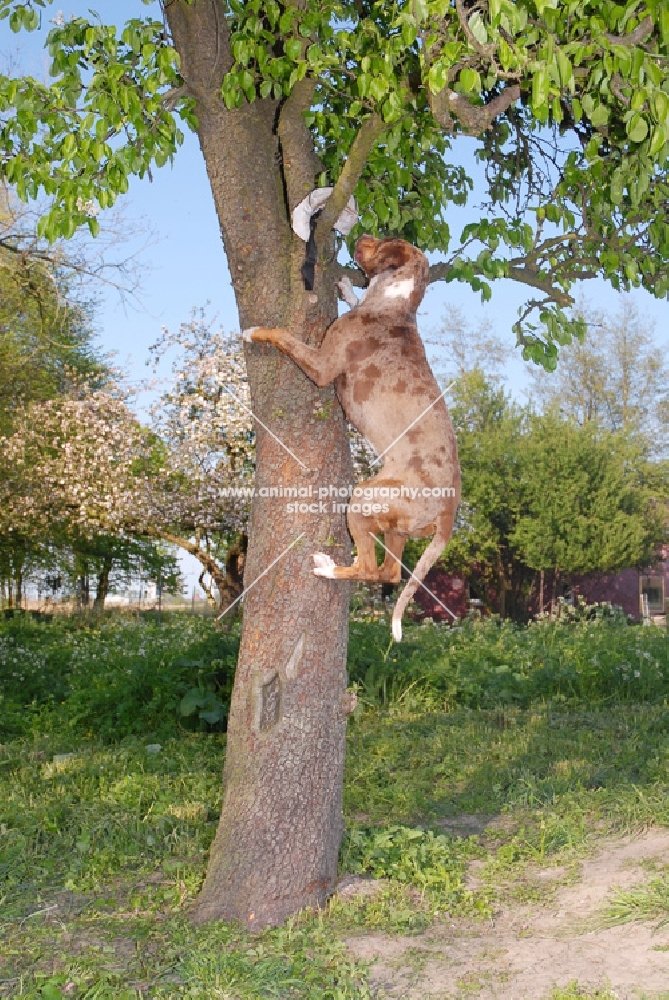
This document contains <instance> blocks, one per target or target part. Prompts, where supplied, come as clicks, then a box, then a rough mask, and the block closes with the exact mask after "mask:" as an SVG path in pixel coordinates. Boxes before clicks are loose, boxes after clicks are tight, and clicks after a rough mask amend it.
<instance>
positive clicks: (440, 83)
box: [427, 62, 448, 94]
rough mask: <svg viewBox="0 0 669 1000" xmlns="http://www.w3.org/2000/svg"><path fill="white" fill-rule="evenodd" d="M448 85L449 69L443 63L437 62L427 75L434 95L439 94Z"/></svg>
mask: <svg viewBox="0 0 669 1000" xmlns="http://www.w3.org/2000/svg"><path fill="white" fill-rule="evenodd" d="M447 83H448V67H446V66H444V64H443V63H442V62H436V63H434V64H433V65H432V66H430V72H429V73H428V74H427V85H428V87H429V88H430V90H431V91H432V93H433V94H438V93H439V92H440V91H442V90H443V89H444V87H445V86H446V84H447Z"/></svg>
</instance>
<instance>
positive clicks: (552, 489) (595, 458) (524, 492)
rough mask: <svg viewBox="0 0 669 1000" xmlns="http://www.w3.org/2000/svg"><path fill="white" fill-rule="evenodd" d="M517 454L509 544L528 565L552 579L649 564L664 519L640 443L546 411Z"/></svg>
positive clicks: (662, 538)
mask: <svg viewBox="0 0 669 1000" xmlns="http://www.w3.org/2000/svg"><path fill="white" fill-rule="evenodd" d="M522 450H523V467H522V471H521V483H520V490H519V491H518V499H519V503H518V504H517V508H516V510H515V525H514V529H513V531H512V532H511V535H510V541H511V543H512V544H513V545H514V546H515V548H516V551H517V552H518V555H519V557H520V558H521V559H522V561H523V562H524V563H525V564H526V565H527V566H529V567H531V568H532V569H534V570H537V571H542V570H543V571H546V570H553V572H554V578H555V580H556V581H557V580H558V579H559V578H560V577H562V578H563V579H564V578H565V577H566V578H567V579H568V578H569V577H570V576H573V575H577V574H585V573H592V572H604V573H606V572H613V571H615V570H618V569H622V568H624V567H627V566H647V565H650V563H651V562H652V561H653V559H654V558H655V556H656V554H657V550H658V547H659V545H660V544H661V543H662V542H663V541H665V539H666V527H667V520H666V510H665V509H664V507H663V504H662V502H661V496H660V497H658V494H657V492H656V489H653V479H654V478H655V476H654V474H653V473H654V470H653V469H652V467H649V464H648V462H647V459H646V455H645V449H644V447H643V442H642V441H641V440H639V439H636V440H635V439H634V438H632V437H631V435H628V434H624V433H623V432H622V431H610V430H607V429H606V428H603V427H601V426H600V425H599V424H597V423H596V422H594V421H588V422H586V423H585V424H582V425H579V424H577V423H576V421H575V420H574V419H573V418H561V417H560V416H559V414H558V412H557V411H556V410H553V411H550V410H549V411H548V412H547V413H545V414H543V415H542V416H533V417H532V418H531V419H530V422H529V427H528V433H527V434H526V435H525V439H524V440H523V442H522ZM665 495H666V494H665Z"/></svg>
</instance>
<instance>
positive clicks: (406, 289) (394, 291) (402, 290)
mask: <svg viewBox="0 0 669 1000" xmlns="http://www.w3.org/2000/svg"><path fill="white" fill-rule="evenodd" d="M413 289H414V280H413V278H403V279H402V280H401V281H393V282H391V284H389V285H388V287H387V288H385V289H384V290H383V297H384V299H408V298H409V296H410V295H411V293H412V292H413Z"/></svg>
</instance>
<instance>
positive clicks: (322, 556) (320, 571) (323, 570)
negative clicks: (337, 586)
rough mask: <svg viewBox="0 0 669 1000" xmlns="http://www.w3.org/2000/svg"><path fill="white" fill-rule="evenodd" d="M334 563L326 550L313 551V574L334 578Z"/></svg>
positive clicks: (329, 578)
mask: <svg viewBox="0 0 669 1000" xmlns="http://www.w3.org/2000/svg"><path fill="white" fill-rule="evenodd" d="M336 565H337V564H336V563H335V561H334V559H332V557H331V556H329V555H328V554H327V553H326V552H314V576H324V577H327V579H328V580H334V571H335V569H336Z"/></svg>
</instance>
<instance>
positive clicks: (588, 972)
mask: <svg viewBox="0 0 669 1000" xmlns="http://www.w3.org/2000/svg"><path fill="white" fill-rule="evenodd" d="M649 859H656V860H657V861H658V862H660V863H664V864H667V863H669V831H667V830H650V831H649V832H647V833H645V834H643V835H641V836H638V837H634V838H629V839H626V840H618V841H613V842H610V843H609V845H608V846H607V848H606V850H603V851H602V852H601V853H600V854H598V855H597V857H595V858H594V859H593V860H591V861H587V862H585V863H584V864H583V866H582V874H581V878H580V880H579V882H578V883H576V884H574V885H570V886H562V887H559V888H558V889H557V891H556V892H555V894H550V901H549V902H548V903H547V904H546V905H545V906H541V905H536V904H535V905H531V906H518V907H516V908H509V909H508V910H505V911H503V912H501V913H500V914H498V915H497V916H496V918H495V920H494V923H488V924H469V923H468V924H464V923H462V922H458V921H454V922H453V923H452V924H450V925H448V924H447V925H440V926H438V927H433V928H432V929H431V930H430V932H429V933H427V934H424V935H422V936H420V937H412V938H407V937H404V938H390V937H385V936H382V935H367V936H364V937H362V936H361V937H356V938H351V939H350V940H349V941H348V944H349V947H350V949H351V952H352V953H353V954H354V955H356V956H357V957H359V958H364V959H366V960H368V961H374V964H373V966H372V982H373V983H374V985H375V987H376V988H377V989H378V991H379V996H381V997H389V998H390V997H392V998H400V997H401V998H406V1000H433V998H434V1000H436V998H439V1000H464V998H465V997H466V998H473V997H477V998H479V1000H543V998H546V997H548V996H550V993H551V990H552V989H554V988H555V987H559V986H561V987H564V986H567V985H568V984H569V983H571V982H573V981H574V980H577V981H578V983H579V986H581V987H588V986H589V987H591V988H592V987H599V988H603V987H604V986H608V987H610V988H611V989H612V990H613V991H614V992H615V993H616V994H617V996H618V997H619V1000H640V998H642V997H643V998H646V1000H667V998H669V926H667V927H664V928H662V929H661V930H659V931H658V932H656V933H655V932H654V931H653V925H652V924H642V923H629V924H624V925H619V926H615V927H608V928H603V927H601V926H599V927H598V926H597V922H596V919H595V918H596V917H597V916H598V915H600V916H601V914H602V911H603V908H604V905H605V902H606V900H607V897H608V896H609V893H610V891H611V889H612V888H613V887H615V886H618V887H629V886H631V885H634V884H638V883H640V882H643V881H644V880H645V879H646V878H647V877H648V875H647V872H646V871H645V870H644V869H643V868H641V867H640V866H641V864H642V862H644V861H646V860H649ZM542 874H543V875H544V876H548V877H551V870H550V869H548V870H546V871H544V872H543V873H542ZM560 874H562V873H561V872H560V871H559V870H553V877H555V876H556V875H557V876H558V877H559V876H560ZM655 923H656V922H655ZM593 928H594V929H593Z"/></svg>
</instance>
